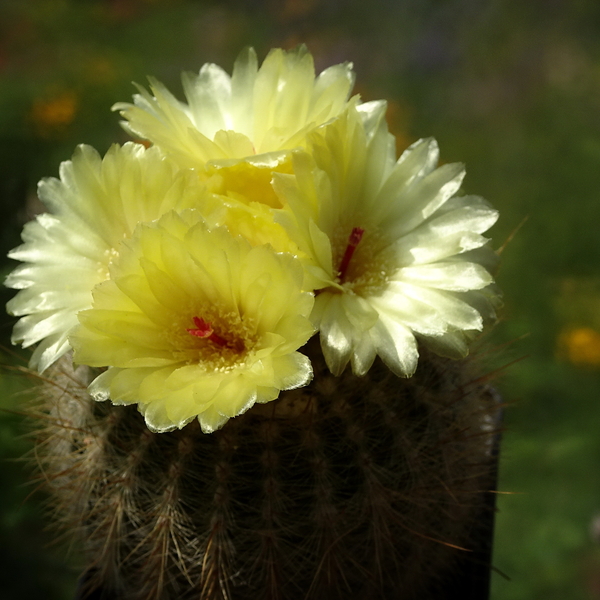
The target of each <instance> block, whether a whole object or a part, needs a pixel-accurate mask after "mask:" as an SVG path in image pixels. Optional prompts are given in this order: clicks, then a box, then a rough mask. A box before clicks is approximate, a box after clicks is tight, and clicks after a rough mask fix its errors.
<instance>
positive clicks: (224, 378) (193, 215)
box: [71, 211, 314, 433]
mask: <svg viewBox="0 0 600 600" xmlns="http://www.w3.org/2000/svg"><path fill="white" fill-rule="evenodd" d="M302 278H303V274H302V268H301V267H300V266H299V264H298V261H297V259H295V258H294V257H293V256H292V255H290V254H280V253H276V252H274V251H273V250H272V249H271V248H270V247H269V246H254V247H253V246H251V245H250V244H249V243H248V242H247V241H246V240H244V239H243V238H240V237H234V236H232V235H231V234H230V233H229V232H228V231H227V230H226V229H225V228H216V229H208V227H207V226H206V224H205V223H204V221H203V219H201V217H200V216H199V213H198V212H197V211H185V212H184V213H182V214H181V215H178V214H176V213H174V212H171V213H168V214H166V215H165V216H164V217H162V218H161V219H160V220H158V221H156V222H154V223H147V224H141V225H140V226H139V227H138V229H137V230H136V233H135V234H134V236H133V238H132V239H131V240H129V241H127V242H125V243H123V244H122V250H121V252H120V255H119V258H118V259H117V260H116V261H115V263H114V264H113V265H112V266H111V278H110V279H109V280H108V281H106V282H104V283H102V284H100V285H99V286H98V287H97V288H96V289H95V290H94V303H93V307H92V308H91V309H89V310H86V311H83V312H81V313H79V320H80V323H81V326H80V327H78V328H77V329H76V331H75V333H74V334H73V335H72V336H71V343H72V344H73V348H74V360H75V362H77V363H82V364H86V365H90V366H93V367H105V366H106V367H109V368H108V370H107V371H105V372H104V373H103V374H101V375H100V376H99V377H98V378H97V379H96V380H94V382H92V384H91V386H90V392H91V394H92V396H93V397H95V398H96V399H97V400H105V399H108V398H110V399H111V400H112V401H113V402H114V403H116V404H135V403H137V404H138V405H139V406H138V407H139V410H140V411H141V412H142V413H143V414H144V417H145V419H146V423H147V425H148V427H149V428H150V429H152V430H153V431H158V432H163V431H169V430H172V429H174V428H178V427H183V426H184V425H185V424H186V423H188V422H190V421H191V420H192V419H194V418H196V417H197V418H198V420H199V422H200V424H201V426H202V430H203V431H204V432H207V433H208V432H212V431H214V430H215V429H218V428H219V427H221V426H222V425H223V424H224V423H225V422H226V421H227V420H228V419H229V418H231V417H235V416H237V415H239V414H241V413H243V412H244V411H246V410H247V409H248V408H250V407H251V406H252V405H253V404H254V403H256V402H261V403H263V402H268V401H270V400H273V399H275V398H277V396H278V395H279V392H280V390H286V389H291V388H296V387H299V386H302V385H305V384H306V383H307V382H308V381H309V380H310V379H311V377H312V369H311V366H310V361H309V360H308V359H307V358H306V357H305V356H304V355H302V354H300V353H299V352H297V351H296V350H297V349H298V348H299V347H300V346H302V345H303V344H304V343H305V342H306V341H307V340H308V339H309V337H310V336H311V335H312V334H313V332H314V328H313V327H312V325H311V323H310V321H309V319H308V316H309V314H310V311H311V309H312V306H313V302H314V300H313V296H312V295H311V294H309V293H307V292H303V291H302V289H301V286H302Z"/></svg>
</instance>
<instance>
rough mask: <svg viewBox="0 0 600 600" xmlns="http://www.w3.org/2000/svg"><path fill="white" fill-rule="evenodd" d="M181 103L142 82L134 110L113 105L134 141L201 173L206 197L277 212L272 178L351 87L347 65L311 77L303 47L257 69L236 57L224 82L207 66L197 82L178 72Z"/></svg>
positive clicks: (276, 54) (252, 59) (244, 56)
mask: <svg viewBox="0 0 600 600" xmlns="http://www.w3.org/2000/svg"><path fill="white" fill-rule="evenodd" d="M182 79H183V87H184V91H185V95H186V98H187V101H188V103H187V104H185V103H182V102H180V101H179V100H177V99H176V98H175V97H174V96H173V95H172V94H171V93H170V92H169V91H168V90H167V89H166V88H165V87H164V86H163V85H162V84H161V83H159V82H158V81H156V80H154V79H150V87H151V91H152V94H150V93H149V92H147V91H146V90H145V89H143V88H141V87H139V88H138V89H139V91H140V93H139V94H136V95H135V96H134V104H129V103H123V102H122V103H118V104H116V105H115V106H114V109H115V110H119V111H121V115H122V116H123V117H124V118H125V119H126V122H125V123H124V126H125V128H126V129H127V130H128V131H130V132H131V133H132V134H133V135H134V136H137V137H142V138H145V139H148V140H150V141H151V142H153V143H154V144H156V145H157V146H158V147H160V148H161V150H163V152H165V153H166V154H167V155H169V156H171V157H172V158H173V159H174V160H175V161H176V162H177V163H178V164H179V165H181V166H182V167H189V168H198V169H202V170H203V171H204V173H205V175H206V176H207V177H209V178H210V180H211V185H212V186H213V187H212V188H211V190H212V191H214V192H215V193H219V194H224V195H228V194H229V193H233V194H236V195H238V196H242V197H247V198H249V199H250V200H254V201H260V202H263V203H265V204H267V205H269V206H275V207H277V206H279V204H278V200H277V196H276V195H275V194H274V193H273V190H272V188H271V185H270V181H271V177H272V173H273V172H282V173H291V172H292V171H291V159H290V152H289V151H290V150H292V149H294V148H296V147H301V146H303V145H304V144H305V140H306V136H307V134H308V133H309V132H310V131H312V130H313V129H314V128H315V127H318V126H320V125H322V124H323V123H325V122H327V121H328V120H330V119H332V118H334V117H336V116H337V115H338V114H340V112H341V111H342V110H343V109H344V107H345V106H346V103H347V100H348V95H349V93H350V90H351V88H352V85H353V83H354V75H353V73H352V70H351V65H350V64H349V63H346V64H340V65H335V66H332V67H330V68H328V69H326V70H325V71H323V72H322V73H321V74H320V75H318V76H317V77H315V71H314V63H313V58H312V56H311V54H310V53H309V52H308V50H307V49H306V47H305V46H299V47H298V48H296V49H295V50H291V51H284V50H281V49H275V50H272V51H271V52H270V53H269V55H268V56H267V58H266V59H265V61H264V62H263V64H262V66H261V67H260V68H259V67H258V62H257V58H256V54H255V52H254V50H252V49H251V48H248V49H246V50H245V51H243V52H242V53H241V54H240V55H239V57H238V58H237V60H236V62H235V65H234V67H233V74H232V75H231V76H229V75H228V74H227V73H226V72H225V71H223V69H221V68H220V67H218V66H217V65H214V64H205V65H204V66H203V67H202V69H201V70H200V73H199V74H198V75H195V74H192V73H184V74H183V76H182Z"/></svg>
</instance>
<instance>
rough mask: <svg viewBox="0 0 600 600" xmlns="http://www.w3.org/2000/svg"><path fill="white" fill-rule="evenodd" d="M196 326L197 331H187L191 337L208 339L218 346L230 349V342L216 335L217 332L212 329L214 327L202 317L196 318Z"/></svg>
mask: <svg viewBox="0 0 600 600" xmlns="http://www.w3.org/2000/svg"><path fill="white" fill-rule="evenodd" d="M194 325H195V326H196V329H186V331H187V332H188V333H189V334H190V335H194V336H196V337H199V338H207V339H209V340H210V341H211V342H214V343H215V344H217V346H227V347H229V342H228V341H227V340H226V339H224V338H222V337H221V336H220V335H218V334H216V333H215V330H214V329H213V328H212V325H211V324H210V323H208V322H206V321H205V320H204V319H202V318H201V317H194Z"/></svg>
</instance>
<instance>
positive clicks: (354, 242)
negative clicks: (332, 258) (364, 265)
mask: <svg viewBox="0 0 600 600" xmlns="http://www.w3.org/2000/svg"><path fill="white" fill-rule="evenodd" d="M364 232H365V230H364V229H362V227H354V228H353V229H352V231H351V232H350V235H349V236H348V245H347V246H346V251H345V252H344V256H343V257H342V261H341V262H340V268H339V269H338V277H339V279H340V282H343V281H344V279H345V278H346V271H347V270H348V265H349V264H350V260H351V259H352V255H353V254H354V251H355V250H356V247H357V246H358V244H359V243H360V240H361V239H362V236H363V234H364Z"/></svg>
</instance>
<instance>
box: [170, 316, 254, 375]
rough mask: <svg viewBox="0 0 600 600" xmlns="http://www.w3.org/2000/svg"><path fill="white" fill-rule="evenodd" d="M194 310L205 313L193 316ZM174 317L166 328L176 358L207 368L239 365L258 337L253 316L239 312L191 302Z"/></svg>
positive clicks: (227, 367)
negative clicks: (195, 304) (243, 315)
mask: <svg viewBox="0 0 600 600" xmlns="http://www.w3.org/2000/svg"><path fill="white" fill-rule="evenodd" d="M199 308H200V309H201V310H198V309H199ZM194 313H195V314H196V315H198V314H200V315H202V316H189V315H194ZM174 317H175V318H174V319H173V325H172V327H169V328H168V330H166V331H165V334H166V336H167V343H168V345H169V346H170V347H171V352H172V354H173V358H174V359H175V360H177V361H181V362H184V363H186V364H188V365H192V364H196V365H199V366H201V367H202V368H204V369H206V370H207V371H215V370H228V369H231V368H234V367H235V366H236V365H237V366H239V365H240V364H242V363H243V362H244V361H245V360H246V359H247V358H248V356H249V355H250V354H251V353H252V352H253V350H254V348H255V347H256V343H257V341H258V335H257V331H256V325H255V323H254V321H253V319H249V318H242V317H241V316H240V315H239V314H237V313H236V312H226V311H223V310H219V309H218V308H217V307H207V306H204V307H198V306H194V307H191V306H190V307H189V308H188V310H186V309H185V308H184V309H183V310H182V312H181V313H180V314H179V315H177V316H175V315H174ZM192 324H193V327H191V325H192Z"/></svg>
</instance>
